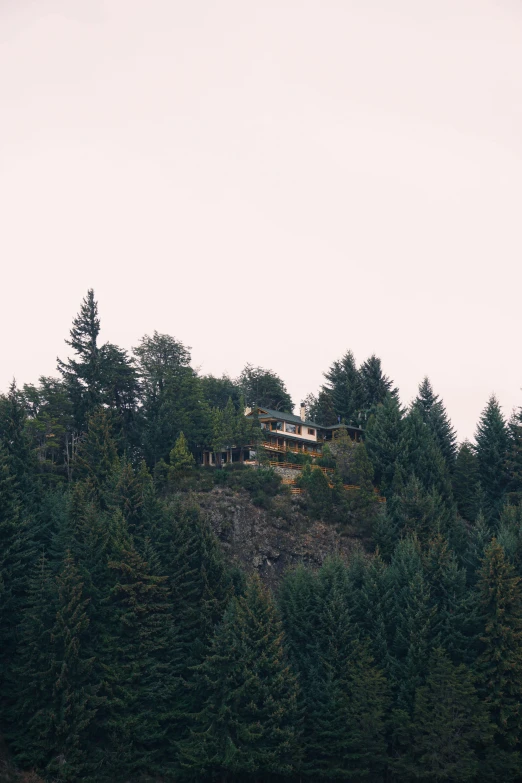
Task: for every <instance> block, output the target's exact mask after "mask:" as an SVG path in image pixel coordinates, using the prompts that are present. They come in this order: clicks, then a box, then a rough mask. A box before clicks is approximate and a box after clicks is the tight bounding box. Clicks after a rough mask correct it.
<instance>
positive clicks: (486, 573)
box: [476, 539, 522, 753]
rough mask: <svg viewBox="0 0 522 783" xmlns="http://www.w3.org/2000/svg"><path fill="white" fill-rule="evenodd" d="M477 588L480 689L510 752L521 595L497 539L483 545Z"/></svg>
mask: <svg viewBox="0 0 522 783" xmlns="http://www.w3.org/2000/svg"><path fill="white" fill-rule="evenodd" d="M478 590H479V594H480V600H481V614H482V622H483V629H484V631H483V635H482V637H481V644H482V651H481V653H480V656H479V658H478V660H477V663H476V669H477V674H478V683H479V688H480V692H481V694H482V698H483V700H484V702H485V704H486V706H487V707H488V710H489V713H490V716H491V720H492V722H493V724H494V726H495V737H496V744H497V746H498V747H499V748H500V749H501V750H502V751H505V752H509V753H511V752H513V751H515V750H516V749H517V748H518V746H519V744H520V742H521V739H522V712H521V710H520V703H521V701H522V595H521V588H520V578H519V577H518V576H516V575H515V572H514V568H513V566H512V565H511V564H510V563H509V561H508V560H507V558H506V556H505V554H504V551H503V549H502V547H501V546H500V545H499V544H498V542H497V541H496V539H493V540H492V542H491V543H490V544H489V545H488V547H487V548H486V551H485V554H484V559H483V562H482V567H481V569H480V573H479V582H478Z"/></svg>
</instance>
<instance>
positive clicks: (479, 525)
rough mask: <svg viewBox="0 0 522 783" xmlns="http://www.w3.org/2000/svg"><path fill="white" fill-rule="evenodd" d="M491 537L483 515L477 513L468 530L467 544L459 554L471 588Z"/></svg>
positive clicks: (477, 575)
mask: <svg viewBox="0 0 522 783" xmlns="http://www.w3.org/2000/svg"><path fill="white" fill-rule="evenodd" d="M491 538H492V532H491V528H490V527H489V525H488V524H487V523H486V520H485V518H484V515H483V514H482V513H479V515H478V517H477V521H476V522H475V524H474V525H473V527H472V528H471V530H470V533H469V537H468V541H467V546H466V548H465V550H464V551H463V552H462V554H461V555H460V557H461V560H462V563H463V565H464V568H465V569H466V573H467V583H468V586H469V587H470V588H473V587H474V585H475V584H476V582H477V581H478V578H479V571H480V567H481V565H482V560H483V558H484V552H485V550H486V547H487V545H488V544H489V543H490V541H491Z"/></svg>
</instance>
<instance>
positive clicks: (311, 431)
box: [308, 427, 315, 435]
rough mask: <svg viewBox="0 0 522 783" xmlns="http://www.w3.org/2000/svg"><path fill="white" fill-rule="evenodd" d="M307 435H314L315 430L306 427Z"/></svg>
mask: <svg viewBox="0 0 522 783" xmlns="http://www.w3.org/2000/svg"><path fill="white" fill-rule="evenodd" d="M308 434H309V435H315V430H313V429H312V428H311V427H308Z"/></svg>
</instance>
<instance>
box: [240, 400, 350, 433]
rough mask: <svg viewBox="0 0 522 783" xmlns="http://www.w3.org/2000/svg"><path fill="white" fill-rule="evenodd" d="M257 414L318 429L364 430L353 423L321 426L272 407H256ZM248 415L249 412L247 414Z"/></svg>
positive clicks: (264, 417) (261, 416)
mask: <svg viewBox="0 0 522 783" xmlns="http://www.w3.org/2000/svg"><path fill="white" fill-rule="evenodd" d="M257 410H258V412H259V413H258V415H259V418H260V419H278V421H288V422H290V423H291V424H302V425H303V426H305V427H314V428H315V429H318V430H357V431H358V432H364V430H363V428H362V427H357V426H356V425H355V424H332V425H331V426H330V427H322V426H321V425H320V424H317V422H315V421H309V420H308V419H305V420H304V421H303V419H302V418H301V417H300V416H296V415H295V414H294V413H287V412H286V411H275V410H273V409H272V408H262V407H261V406H259V407H258V409H257ZM248 415H249V416H250V415H251V413H249V414H248Z"/></svg>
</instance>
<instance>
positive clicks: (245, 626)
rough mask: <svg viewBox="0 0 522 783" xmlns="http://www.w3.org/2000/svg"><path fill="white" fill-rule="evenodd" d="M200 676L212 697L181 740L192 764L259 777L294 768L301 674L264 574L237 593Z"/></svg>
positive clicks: (212, 772) (201, 769)
mask: <svg viewBox="0 0 522 783" xmlns="http://www.w3.org/2000/svg"><path fill="white" fill-rule="evenodd" d="M197 677H198V679H200V680H201V681H202V691H203V692H204V693H205V694H206V699H205V702H204V704H203V708H202V709H201V710H200V712H199V713H198V714H197V715H196V716H195V724H194V728H193V730H192V732H191V735H190V737H188V738H187V740H185V741H184V742H182V743H181V746H180V752H181V761H182V765H183V767H184V769H185V770H186V771H189V772H190V773H191V774H192V775H193V776H194V777H197V776H198V775H200V776H210V777H216V778H217V777H220V778H221V779H222V780H226V779H227V776H229V777H230V778H231V779H245V780H246V779H249V780H252V781H262V780H267V779H271V778H272V777H273V778H276V777H277V776H281V777H288V776H290V775H292V774H294V773H295V771H296V768H297V767H298V765H299V741H298V738H299V714H298V708H297V696H298V688H297V681H296V678H295V676H294V674H293V673H292V671H291V669H290V668H289V666H288V664H287V663H286V661H285V656H284V651H283V631H282V626H281V621H280V619H279V617H278V614H277V611H276V608H275V605H274V603H273V601H272V599H271V597H270V595H269V593H268V592H267V591H266V590H265V589H264V588H263V587H262V586H261V583H260V581H259V579H258V578H256V577H254V578H253V579H251V581H250V583H249V585H248V587H247V590H246V593H245V595H244V597H240V598H233V599H232V601H231V604H230V606H229V608H228V609H227V611H226V613H225V617H224V619H223V622H222V624H221V625H220V626H219V627H218V629H217V630H216V634H215V636H214V639H213V641H212V646H211V649H210V652H209V654H208V656H207V658H206V659H205V661H204V662H203V663H202V664H201V665H200V666H199V667H198V669H197Z"/></svg>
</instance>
